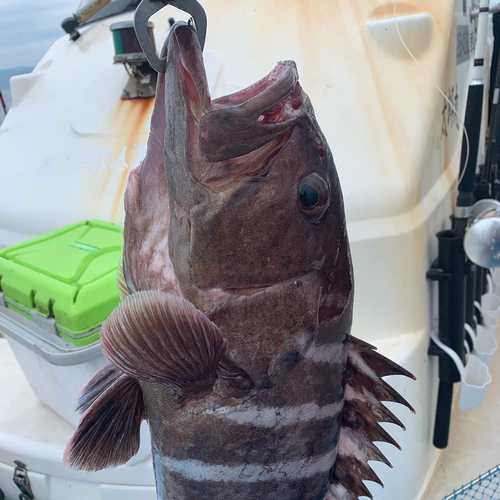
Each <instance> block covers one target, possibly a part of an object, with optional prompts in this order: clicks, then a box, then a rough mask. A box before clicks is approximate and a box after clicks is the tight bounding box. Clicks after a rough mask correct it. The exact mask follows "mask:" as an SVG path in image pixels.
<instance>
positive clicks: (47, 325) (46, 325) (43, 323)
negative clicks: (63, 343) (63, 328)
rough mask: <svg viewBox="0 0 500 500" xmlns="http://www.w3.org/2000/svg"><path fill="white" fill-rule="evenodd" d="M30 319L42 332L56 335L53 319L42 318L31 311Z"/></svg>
mask: <svg viewBox="0 0 500 500" xmlns="http://www.w3.org/2000/svg"><path fill="white" fill-rule="evenodd" d="M30 313H31V317H32V318H33V321H34V322H35V323H36V324H37V325H38V326H39V327H40V328H42V329H43V330H45V331H47V332H50V333H53V334H54V335H57V328H56V319H55V318H44V317H43V316H40V314H38V313H37V312H36V311H35V310H33V309H32V310H31V311H30Z"/></svg>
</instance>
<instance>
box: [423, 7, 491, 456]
mask: <svg viewBox="0 0 500 500" xmlns="http://www.w3.org/2000/svg"><path fill="white" fill-rule="evenodd" d="M489 6H490V1H489V0H481V3H480V6H479V13H478V26H477V38H476V48H475V53H474V66H473V70H472V80H471V82H470V84H469V89H468V94H467V104H466V111H465V120H464V131H463V138H462V150H461V157H460V171H459V172H460V173H459V181H458V195H457V200H456V204H455V211H454V218H453V227H452V229H451V230H448V231H441V232H439V233H438V234H437V238H438V242H439V251H438V259H437V261H436V262H435V263H434V264H433V266H432V268H431V269H430V271H429V272H428V273H427V277H428V278H429V279H431V280H435V281H438V283H439V340H441V342H443V343H444V344H446V345H447V346H449V347H450V348H452V349H453V350H454V351H455V352H456V353H457V354H458V356H459V357H460V359H461V360H462V362H464V361H465V347H464V341H465V328H464V326H465V323H466V322H470V323H469V324H471V326H473V325H474V300H475V299H476V293H477V292H476V290H477V287H476V266H475V265H473V263H472V262H470V261H468V260H467V258H466V255H465V251H464V245H463V241H464V236H465V232H466V230H467V227H468V224H469V220H470V217H471V213H472V205H473V204H474V187H475V183H476V170H477V159H478V152H479V144H480V135H481V121H482V110H483V98H484V56H485V51H486V40H487V28H488V17H489ZM429 354H431V355H437V356H439V390H438V401H437V410H436V420H435V426H434V439H433V442H434V446H436V447H437V448H446V446H448V438H449V431H450V419H451V408H452V400H453V385H454V384H455V383H456V382H460V380H461V374H460V373H459V371H458V369H457V368H456V366H455V363H454V362H453V361H452V360H451V358H450V357H449V356H448V355H446V354H445V353H444V352H443V351H442V350H441V349H439V348H438V347H437V346H436V345H435V344H433V345H431V348H430V349H429Z"/></svg>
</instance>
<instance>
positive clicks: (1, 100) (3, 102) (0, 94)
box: [0, 89, 7, 115]
mask: <svg viewBox="0 0 500 500" xmlns="http://www.w3.org/2000/svg"><path fill="white" fill-rule="evenodd" d="M0 104H2V108H3V112H4V113H5V115H7V105H6V104H5V100H4V98H3V95H2V90H1V89H0Z"/></svg>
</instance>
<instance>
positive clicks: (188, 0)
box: [134, 0, 207, 73]
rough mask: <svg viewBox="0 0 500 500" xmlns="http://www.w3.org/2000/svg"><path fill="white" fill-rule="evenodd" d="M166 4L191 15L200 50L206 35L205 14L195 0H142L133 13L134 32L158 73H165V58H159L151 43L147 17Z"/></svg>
mask: <svg viewBox="0 0 500 500" xmlns="http://www.w3.org/2000/svg"><path fill="white" fill-rule="evenodd" d="M166 5H173V6H174V7H177V8H178V9H179V10H182V11H184V12H187V13H188V14H190V15H191V16H192V18H193V19H194V22H195V25H196V30H197V32H198V39H199V41H200V45H201V50H203V47H204V46H205V38H206V35H207V15H206V14H205V11H204V9H203V7H202V6H201V5H200V4H199V3H198V2H197V0H142V1H141V3H140V4H139V5H138V7H137V9H136V11H135V15H134V29H135V34H136V35H137V39H138V40H139V43H140V45H141V47H142V50H143V51H144V54H146V57H147V59H148V61H149V64H151V67H152V68H153V69H154V70H156V71H158V73H165V66H166V60H165V59H160V58H159V57H158V55H157V54H156V51H155V49H154V48H153V44H152V43H151V40H150V39H149V33H148V28H147V26H148V21H149V18H150V17H151V16H152V15H153V14H155V13H156V12H158V11H159V10H160V9H163V7H165V6H166Z"/></svg>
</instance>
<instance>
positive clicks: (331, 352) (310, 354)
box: [304, 343, 346, 365]
mask: <svg viewBox="0 0 500 500" xmlns="http://www.w3.org/2000/svg"><path fill="white" fill-rule="evenodd" d="M345 352H346V351H345V346H344V344H342V343H335V344H326V345H325V344H324V345H315V344H314V345H312V346H311V347H310V348H309V349H308V350H307V351H306V352H305V353H304V358H306V359H309V360H311V361H314V362H315V363H329V364H332V365H333V364H336V363H345V356H346V355H345Z"/></svg>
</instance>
